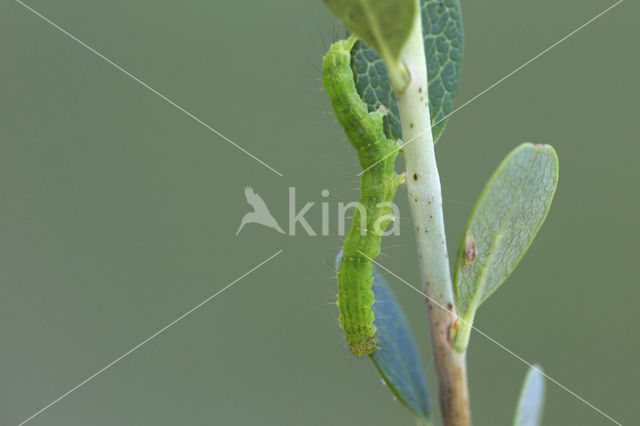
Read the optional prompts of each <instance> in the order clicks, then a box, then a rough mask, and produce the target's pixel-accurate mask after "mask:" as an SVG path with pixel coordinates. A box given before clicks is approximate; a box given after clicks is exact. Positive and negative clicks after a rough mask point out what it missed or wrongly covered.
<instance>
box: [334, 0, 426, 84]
mask: <svg viewBox="0 0 640 426" xmlns="http://www.w3.org/2000/svg"><path fill="white" fill-rule="evenodd" d="M325 3H327V6H329V9H331V11H332V12H333V14H334V15H336V16H337V17H338V18H340V19H341V20H342V22H344V25H345V26H346V27H347V28H348V29H349V30H350V31H352V32H353V33H354V34H355V35H356V36H358V38H360V39H362V40H364V42H366V43H367V44H368V45H369V46H371V47H372V48H373V49H374V50H375V51H376V52H378V54H379V55H380V56H381V57H382V58H383V59H384V61H385V63H386V64H387V65H388V66H389V67H393V68H395V69H396V72H398V71H397V69H398V62H399V58H400V53H401V52H402V48H403V47H404V44H405V42H406V41H407V38H408V37H409V33H410V32H411V27H412V26H413V22H414V17H415V16H416V13H417V10H416V9H417V8H416V0H325ZM396 75H397V74H396Z"/></svg>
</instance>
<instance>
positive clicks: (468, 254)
mask: <svg viewBox="0 0 640 426" xmlns="http://www.w3.org/2000/svg"><path fill="white" fill-rule="evenodd" d="M477 256H478V250H477V248H476V239H475V237H474V236H473V233H472V232H471V231H467V235H466V237H465V238H464V264H465V265H470V264H471V263H473V262H474V261H475V260H476V257H477Z"/></svg>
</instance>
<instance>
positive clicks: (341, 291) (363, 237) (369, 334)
mask: <svg viewBox="0 0 640 426" xmlns="http://www.w3.org/2000/svg"><path fill="white" fill-rule="evenodd" d="M355 42H356V38H355V37H354V36H351V37H349V39H347V40H340V41H338V42H336V43H334V44H333V45H331V47H330V48H329V51H328V52H327V54H326V55H325V56H324V59H323V61H322V68H323V71H322V82H323V84H324V87H325V90H326V91H327V94H328V95H329V98H330V99H331V103H332V105H333V112H334V113H335V115H336V117H337V118H338V122H339V123H340V125H341V126H342V127H343V128H344V131H345V133H346V134H347V137H348V139H349V141H350V142H351V145H353V147H354V148H355V149H356V151H357V152H358V159H359V161H360V165H361V166H362V169H363V170H366V172H364V173H363V174H362V178H361V184H360V204H361V205H362V206H363V207H364V212H365V213H366V217H364V218H363V217H362V215H361V212H360V209H356V210H355V213H354V216H353V219H352V222H351V229H350V230H349V232H348V233H347V237H346V239H345V242H344V248H343V259H342V263H341V264H340V269H339V271H338V303H337V305H338V309H340V327H341V328H342V329H343V330H344V332H345V335H346V338H347V343H349V347H350V349H351V352H353V353H354V354H355V355H358V356H362V355H367V354H371V353H373V352H374V351H375V350H376V349H377V347H378V339H377V338H376V336H375V332H376V327H375V326H374V325H373V320H374V314H373V311H372V310H371V306H372V305H373V302H374V295H373V291H372V290H371V286H372V285H373V270H372V265H371V259H375V258H376V257H377V256H378V254H379V253H380V242H381V237H382V232H383V231H384V230H385V228H386V227H387V225H388V224H389V223H390V221H391V219H392V211H391V208H390V207H389V204H390V202H391V201H393V197H394V195H395V193H396V190H397V188H398V186H399V185H400V184H401V183H403V182H404V176H401V175H398V174H396V172H395V170H394V164H395V159H396V157H397V155H398V152H397V143H396V141H394V140H392V139H389V138H387V137H386V136H385V134H384V131H383V127H382V120H383V117H384V116H385V114H386V110H384V108H383V107H381V108H380V109H378V110H376V111H372V112H369V111H368V108H367V105H366V104H365V103H364V102H363V101H362V99H361V98H360V95H358V92H357V90H356V86H355V83H354V79H353V73H352V71H351V49H352V48H353V45H354V44H355ZM383 158H384V160H382V161H380V160H381V159H383ZM376 163H377V164H376ZM373 164H375V165H374V166H373V167H372V165H373ZM369 167H371V168H370V169H369ZM362 225H364V227H363V226H362Z"/></svg>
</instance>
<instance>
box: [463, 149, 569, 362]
mask: <svg viewBox="0 0 640 426" xmlns="http://www.w3.org/2000/svg"><path fill="white" fill-rule="evenodd" d="M557 183H558V157H557V155H556V153H555V151H554V150H553V148H552V147H551V146H549V145H533V144H530V143H525V144H522V145H520V146H519V147H517V148H516V149H515V150H513V151H512V152H511V153H510V154H509V155H508V156H507V158H505V159H504V161H503V162H502V164H500V166H499V167H498V170H496V172H495V173H494V174H493V176H492V177H491V179H490V180H489V182H488V183H487V185H486V187H485V189H484V191H483V193H482V195H480V198H479V199H478V201H477V203H476V205H475V207H474V209H473V212H472V213H471V217H470V218H469V222H468V223H467V229H466V231H467V232H465V237H464V238H463V241H462V243H461V245H460V250H459V252H458V258H457V261H456V267H455V275H454V290H455V293H456V304H457V307H458V313H459V314H460V316H461V319H462V321H461V324H460V327H461V328H460V330H459V332H458V336H457V337H456V348H457V349H458V350H463V349H465V348H466V345H467V342H468V334H469V331H470V328H471V324H472V322H473V318H474V316H475V312H476V310H477V309H478V306H480V304H482V302H484V301H485V300H486V299H487V298H488V297H489V296H490V295H491V294H492V293H493V292H494V291H496V290H497V289H498V287H499V286H500V285H501V284H502V283H503V282H504V281H505V280H506V279H507V277H508V276H509V275H510V274H511V272H512V271H513V269H514V268H515V267H516V265H517V264H518V262H520V259H522V257H523V256H524V254H525V252H526V251H527V249H528V248H529V246H530V245H531V243H532V242H533V239H534V237H535V235H536V234H537V233H538V230H539V229H540V227H541V226H542V223H543V222H544V219H545V217H546V216H547V212H548V211H549V207H550V206H551V200H552V199H553V194H554V193H555V190H556V185H557ZM469 235H472V236H473V237H475V247H470V244H469V238H470V237H469ZM465 240H466V244H465ZM465 245H466V246H467V247H466V249H467V250H465ZM471 248H473V249H474V250H471V253H469V251H470V249H471ZM465 251H466V252H467V253H466V254H465ZM472 259H475V260H472Z"/></svg>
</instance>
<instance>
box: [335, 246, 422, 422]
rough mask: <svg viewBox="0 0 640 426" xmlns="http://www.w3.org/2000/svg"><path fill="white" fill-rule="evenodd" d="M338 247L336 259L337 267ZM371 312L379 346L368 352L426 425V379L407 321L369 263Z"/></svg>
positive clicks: (377, 366) (397, 396)
mask: <svg viewBox="0 0 640 426" xmlns="http://www.w3.org/2000/svg"><path fill="white" fill-rule="evenodd" d="M341 260H342V250H340V253H339V254H338V258H337V259H336V263H337V267H338V268H339V267H340V262H341ZM372 289H373V293H374V295H375V303H374V304H373V307H372V309H373V312H374V314H375V320H374V322H373V324H374V325H375V326H376V329H377V330H376V337H377V338H378V341H379V348H378V349H377V350H376V351H375V352H374V353H373V354H371V355H370V357H371V360H372V361H373V364H374V365H375V367H376V369H377V370H378V372H379V373H380V376H382V379H383V380H384V382H385V384H386V386H388V387H389V389H390V390H391V392H392V393H393V394H394V395H395V397H396V398H397V399H398V401H400V402H401V403H402V405H404V406H405V407H406V408H408V409H409V411H411V413H412V414H413V415H414V416H415V417H416V420H417V421H418V423H419V424H421V425H429V424H431V423H430V420H429V419H430V408H429V398H428V394H427V380H426V376H425V374H424V371H423V369H422V364H421V362H420V353H419V352H418V347H417V346H416V343H415V340H414V338H413V333H412V332H411V327H410V326H409V321H407V317H406V316H405V314H404V312H403V311H402V307H401V306H400V304H399V303H398V301H397V300H396V298H395V296H394V295H393V292H392V291H391V288H389V285H388V284H387V282H386V281H385V279H384V278H383V277H382V275H381V274H380V273H379V272H378V270H377V269H376V267H375V265H373V287H372Z"/></svg>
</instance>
